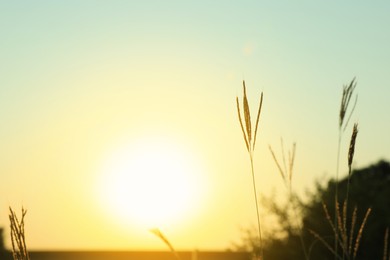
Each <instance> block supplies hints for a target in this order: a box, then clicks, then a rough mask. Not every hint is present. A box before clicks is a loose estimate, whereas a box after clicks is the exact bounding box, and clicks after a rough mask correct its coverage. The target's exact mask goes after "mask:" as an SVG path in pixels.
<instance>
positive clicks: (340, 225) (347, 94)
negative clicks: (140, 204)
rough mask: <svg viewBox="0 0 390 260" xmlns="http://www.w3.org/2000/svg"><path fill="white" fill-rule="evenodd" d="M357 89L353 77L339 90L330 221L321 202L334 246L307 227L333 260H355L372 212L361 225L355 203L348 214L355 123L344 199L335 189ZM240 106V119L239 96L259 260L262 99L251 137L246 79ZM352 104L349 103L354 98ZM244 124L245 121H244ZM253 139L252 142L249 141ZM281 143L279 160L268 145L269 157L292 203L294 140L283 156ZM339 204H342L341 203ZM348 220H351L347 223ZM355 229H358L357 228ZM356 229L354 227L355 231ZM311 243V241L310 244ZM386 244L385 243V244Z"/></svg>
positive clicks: (306, 253) (307, 252)
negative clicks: (257, 161)
mask: <svg viewBox="0 0 390 260" xmlns="http://www.w3.org/2000/svg"><path fill="white" fill-rule="evenodd" d="M355 88H356V79H355V78H354V79H353V80H352V81H351V82H350V83H349V84H347V85H345V86H343V92H342V98H341V105H340V111H339V125H338V133H339V134H338V147H337V160H336V180H335V185H336V187H335V194H334V212H335V214H334V220H332V218H331V216H330V214H329V211H328V207H327V205H325V203H324V202H323V210H324V218H325V219H326V221H327V222H328V224H329V225H330V227H331V230H332V231H333V237H334V240H333V243H334V244H333V246H332V243H330V242H329V240H326V239H324V237H323V236H322V235H321V234H319V233H317V232H316V231H315V230H308V231H309V232H310V233H311V234H312V238H313V240H314V242H316V241H319V242H320V243H321V244H322V245H323V246H325V247H326V248H327V249H328V250H329V251H330V252H331V253H332V254H333V255H334V258H335V259H342V260H344V259H348V260H350V259H355V258H356V256H357V254H358V249H359V245H360V241H361V238H362V234H363V230H364V227H365V225H366V223H367V219H368V217H369V215H370V213H371V208H368V209H367V210H366V213H365V215H364V217H363V219H362V220H360V221H361V222H360V225H359V226H358V224H357V223H358V222H359V221H358V217H357V206H355V208H354V209H353V211H352V215H351V216H349V215H348V212H349V210H348V195H349V193H350V184H349V182H350V177H351V174H352V164H353V158H354V152H355V144H356V139H357V134H358V124H356V123H355V124H354V126H353V129H352V135H351V139H350V143H349V149H348V156H347V165H348V180H347V190H346V198H345V200H344V201H343V202H342V203H341V202H340V201H339V191H338V182H339V168H340V157H341V156H340V154H341V143H342V137H343V133H344V132H345V130H346V128H347V126H348V123H349V121H350V119H351V117H352V114H353V112H354V109H355V106H356V103H357V95H354V90H355ZM243 92H244V97H243V109H244V113H243V115H244V120H242V116H241V111H240V103H239V99H238V98H236V103H237V111H238V118H239V123H240V126H241V130H242V133H243V136H244V141H245V145H246V148H247V152H248V154H249V158H250V164H251V174H252V179H253V187H254V195H255V202H256V211H257V220H258V232H259V235H258V236H259V250H260V259H262V260H263V259H264V254H263V250H264V244H263V241H262V240H263V239H262V236H261V231H262V230H261V225H260V224H261V223H260V218H259V213H258V212H259V206H258V204H257V203H258V200H257V194H256V193H257V191H256V185H255V178H254V176H255V171H254V167H253V152H254V147H255V145H254V144H255V140H256V134H257V126H258V121H259V117H260V112H261V107H262V98H263V93H262V94H261V98H260V105H259V110H258V115H257V120H256V124H255V132H254V138H251V137H252V135H251V133H252V131H251V120H250V113H249V105H248V101H247V95H246V87H245V82H243ZM353 98H354V102H353V105H352V106H351V104H352V102H351V100H353ZM243 122H244V123H245V124H244V123H243ZM252 140H253V141H252ZM281 146H282V160H279V159H278V158H277V156H276V155H275V152H274V151H273V149H272V147H271V146H269V150H270V152H271V155H272V158H273V160H274V162H275V164H276V166H277V169H278V171H279V173H280V175H281V177H282V180H283V183H284V184H285V186H286V188H287V191H288V197H289V198H288V199H289V202H290V203H294V196H295V195H294V192H293V190H292V177H293V167H294V159H295V149H296V145H295V143H294V144H293V146H292V149H291V150H290V151H289V153H288V156H285V152H284V144H283V140H282V141H281ZM286 157H287V158H288V161H287V160H286ZM340 205H342V206H340ZM292 209H293V211H294V213H293V214H294V218H295V219H296V220H297V223H296V228H297V229H298V230H300V232H298V233H299V236H300V241H301V246H302V250H303V255H304V258H305V259H306V260H308V259H310V252H311V246H310V247H309V248H307V247H306V245H305V242H304V239H303V237H302V231H303V226H301V224H300V222H299V221H298V217H299V216H298V213H297V208H296V207H293V208H292ZM348 221H350V222H349V223H348ZM357 228H358V229H357ZM356 229H357V230H356ZM387 240H388V234H387V236H386V241H385V243H388V242H387ZM313 244H314V243H312V245H313ZM386 246H387V244H386ZM388 254H389V253H388V249H387V248H385V249H384V253H383V255H384V259H387V258H386V257H387V255H388Z"/></svg>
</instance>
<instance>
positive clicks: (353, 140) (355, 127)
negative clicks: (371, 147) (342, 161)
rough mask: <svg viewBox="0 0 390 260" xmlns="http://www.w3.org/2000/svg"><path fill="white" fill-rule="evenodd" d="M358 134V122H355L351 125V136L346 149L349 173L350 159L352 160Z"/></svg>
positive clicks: (350, 168) (350, 167)
mask: <svg viewBox="0 0 390 260" xmlns="http://www.w3.org/2000/svg"><path fill="white" fill-rule="evenodd" d="M357 134H358V124H357V123H355V124H354V125H353V130H352V136H351V142H350V144H349V150H348V168H349V174H351V170H352V161H353V156H354V153H355V143H356V137H357Z"/></svg>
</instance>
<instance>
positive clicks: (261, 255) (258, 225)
mask: <svg viewBox="0 0 390 260" xmlns="http://www.w3.org/2000/svg"><path fill="white" fill-rule="evenodd" d="M249 157H250V161H251V172H252V184H253V194H254V196H255V204H256V214H257V227H258V232H259V243H260V244H259V245H260V259H261V260H263V259H264V258H263V256H264V253H263V238H262V236H261V224H260V213H259V205H258V199H257V189H256V181H255V170H254V166H253V154H252V152H250V153H249Z"/></svg>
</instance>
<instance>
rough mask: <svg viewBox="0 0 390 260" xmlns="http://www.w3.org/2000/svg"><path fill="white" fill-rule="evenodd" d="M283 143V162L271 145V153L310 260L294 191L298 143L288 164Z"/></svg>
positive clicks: (292, 150) (305, 251)
mask: <svg viewBox="0 0 390 260" xmlns="http://www.w3.org/2000/svg"><path fill="white" fill-rule="evenodd" d="M280 143H281V149H282V162H280V160H279V159H278V158H277V156H276V155H275V152H274V150H273V149H272V147H271V145H269V146H268V148H269V151H270V152H271V155H272V158H273V160H274V162H275V164H276V166H277V168H278V170H279V173H280V176H281V177H282V180H283V183H284V185H285V186H286V189H287V191H288V200H289V203H290V204H291V205H292V211H293V214H294V219H295V221H296V222H295V226H296V228H297V229H298V234H299V241H300V243H301V246H302V251H303V254H304V257H305V260H308V259H309V255H308V252H307V249H306V245H305V241H304V240H303V237H302V225H301V223H300V221H299V216H298V212H297V205H296V194H295V193H294V192H293V189H292V177H293V168H294V161H295V150H296V143H293V144H292V148H291V150H289V151H288V164H287V162H286V156H285V152H284V142H283V139H282V138H281V139H280ZM282 166H283V167H282Z"/></svg>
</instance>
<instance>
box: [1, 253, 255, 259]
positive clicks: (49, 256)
mask: <svg viewBox="0 0 390 260" xmlns="http://www.w3.org/2000/svg"><path fill="white" fill-rule="evenodd" d="M179 255H180V257H181V259H182V260H248V259H250V254H249V253H245V252H221V251H215V252H214V251H202V252H199V251H195V252H190V251H180V252H179ZM30 257H31V259H32V260H172V259H174V257H173V255H172V253H170V252H167V251H32V252H30ZM1 259H2V260H12V255H11V253H6V255H2V256H1Z"/></svg>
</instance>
